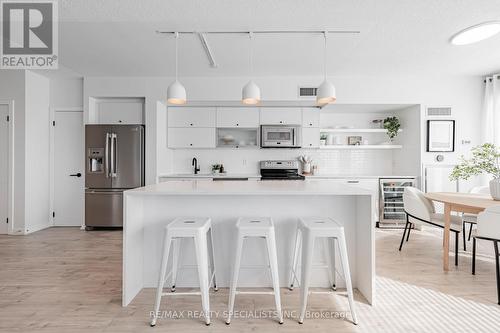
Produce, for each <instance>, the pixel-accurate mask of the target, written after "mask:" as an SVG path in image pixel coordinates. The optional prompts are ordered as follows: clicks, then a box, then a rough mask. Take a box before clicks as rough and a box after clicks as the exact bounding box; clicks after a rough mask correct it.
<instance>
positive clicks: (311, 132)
mask: <svg viewBox="0 0 500 333" xmlns="http://www.w3.org/2000/svg"><path fill="white" fill-rule="evenodd" d="M319 138H320V130H319V128H302V148H318V147H319Z"/></svg>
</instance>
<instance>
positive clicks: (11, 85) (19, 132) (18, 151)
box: [0, 70, 25, 233]
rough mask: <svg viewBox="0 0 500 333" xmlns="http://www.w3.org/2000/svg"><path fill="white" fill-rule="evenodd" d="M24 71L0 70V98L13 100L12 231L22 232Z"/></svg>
mask: <svg viewBox="0 0 500 333" xmlns="http://www.w3.org/2000/svg"><path fill="white" fill-rule="evenodd" d="M24 83H25V73H24V71H16V70H0V99H2V100H13V101H14V145H15V146H14V169H15V171H14V183H13V186H14V214H13V215H14V216H13V221H12V222H13V230H14V232H20V233H23V232H24V207H25V200H24V195H25V191H24V184H25V179H24V177H25V173H24V165H25V150H24V147H25V115H24V108H25V98H24V97H25V88H24Z"/></svg>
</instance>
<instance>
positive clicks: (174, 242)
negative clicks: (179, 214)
mask: <svg viewBox="0 0 500 333" xmlns="http://www.w3.org/2000/svg"><path fill="white" fill-rule="evenodd" d="M207 234H208V237H207ZM186 238H192V239H193V240H194V246H195V252H196V262H197V266H198V277H199V281H200V291H198V292H185V293H178V292H176V293H173V292H175V283H176V277H177V272H178V263H179V260H178V259H179V248H180V245H181V240H182V239H186ZM208 243H210V244H209V245H210V246H208ZM171 246H173V253H172V269H171V271H170V272H168V274H167V267H168V259H169V253H170V247H171ZM209 252H210V255H209V254H208V253H209ZM209 257H210V266H211V267H212V272H211V274H210V275H209V272H208V271H209V270H208V267H209V262H208V260H209ZM169 277H172V289H171V291H172V293H165V292H163V288H164V286H165V282H166V281H167V279H168V278H169ZM212 283H213V287H214V290H215V291H217V284H216V280H215V259H214V247H213V238H212V223H211V220H210V218H200V217H195V218H176V219H175V220H174V221H172V222H171V223H170V224H168V225H167V226H166V227H165V237H164V241H163V251H162V259H161V268H160V275H159V276H158V287H157V289H156V301H155V307H154V314H153V319H152V320H151V326H155V325H156V321H157V319H158V311H159V310H160V303H161V298H162V296H176V295H177V296H181V295H182V296H184V295H201V303H202V308H203V314H204V316H205V324H206V325H210V302H209V294H208V291H209V289H210V286H211V285H212Z"/></svg>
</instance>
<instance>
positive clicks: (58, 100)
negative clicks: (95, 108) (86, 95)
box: [50, 78, 83, 108]
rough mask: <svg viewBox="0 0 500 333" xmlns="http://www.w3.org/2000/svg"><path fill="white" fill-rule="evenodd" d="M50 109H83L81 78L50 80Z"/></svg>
mask: <svg viewBox="0 0 500 333" xmlns="http://www.w3.org/2000/svg"><path fill="white" fill-rule="evenodd" d="M50 107H51V108H78V107H81V108H83V78H75V79H67V78H51V79H50Z"/></svg>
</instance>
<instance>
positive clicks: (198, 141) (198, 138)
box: [167, 127, 215, 149]
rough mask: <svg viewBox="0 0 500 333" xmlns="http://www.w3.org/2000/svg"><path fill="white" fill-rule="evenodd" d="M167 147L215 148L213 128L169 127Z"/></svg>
mask: <svg viewBox="0 0 500 333" xmlns="http://www.w3.org/2000/svg"><path fill="white" fill-rule="evenodd" d="M167 140H168V141H167V144H168V148H174V149H175V148H215V128H172V127H171V128H169V129H168V139H167Z"/></svg>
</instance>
